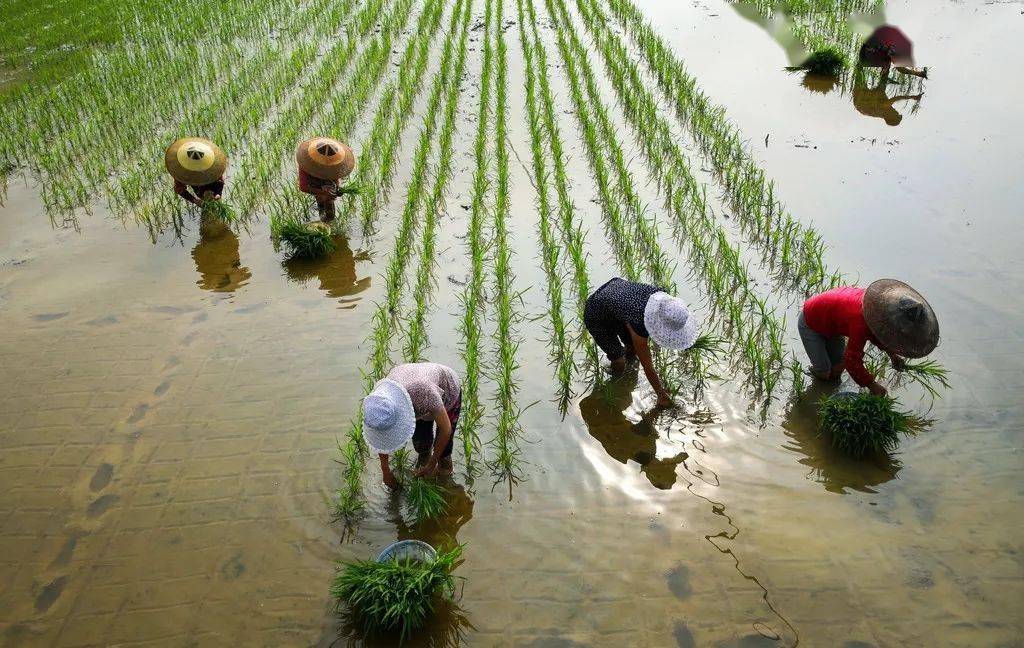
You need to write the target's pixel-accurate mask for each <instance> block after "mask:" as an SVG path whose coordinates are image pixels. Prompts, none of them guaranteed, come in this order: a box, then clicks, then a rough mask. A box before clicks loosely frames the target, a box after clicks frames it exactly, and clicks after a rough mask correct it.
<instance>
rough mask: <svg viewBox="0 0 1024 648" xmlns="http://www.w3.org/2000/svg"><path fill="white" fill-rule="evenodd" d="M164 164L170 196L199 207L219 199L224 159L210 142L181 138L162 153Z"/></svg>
mask: <svg viewBox="0 0 1024 648" xmlns="http://www.w3.org/2000/svg"><path fill="white" fill-rule="evenodd" d="M164 165H165V166H166V167H167V172H168V173H170V174H171V177H172V178H174V193H176V194H178V195H179V196H181V198H182V200H185V201H187V202H190V203H192V204H193V205H195V206H197V207H202V206H203V202H204V201H207V200H220V199H221V195H222V194H223V193H224V172H225V171H227V168H228V158H227V155H225V154H224V151H222V150H221V149H220V147H219V146H217V145H216V144H214V143H213V142H211V141H210V140H208V139H204V138H202V137H183V138H181V139H179V140H177V141H175V142H174V143H173V144H171V145H170V146H168V147H167V150H166V151H164Z"/></svg>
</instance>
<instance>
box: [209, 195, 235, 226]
mask: <svg viewBox="0 0 1024 648" xmlns="http://www.w3.org/2000/svg"><path fill="white" fill-rule="evenodd" d="M202 213H203V215H204V216H212V217H214V218H216V219H217V220H219V221H221V222H223V223H233V222H235V220H236V214H235V209H234V207H232V206H231V205H229V204H227V203H226V202H224V201H222V200H204V201H203V206H202Z"/></svg>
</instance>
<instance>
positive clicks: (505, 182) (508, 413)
mask: <svg viewBox="0 0 1024 648" xmlns="http://www.w3.org/2000/svg"><path fill="white" fill-rule="evenodd" d="M504 5H505V3H504V0H498V7H497V11H496V12H495V24H496V29H495V30H494V37H495V51H496V53H497V66H496V74H495V100H494V141H495V153H496V155H495V158H496V178H495V185H494V186H495V191H494V226H493V247H494V273H493V276H494V311H495V318H496V319H497V325H496V327H495V331H494V341H495V344H496V346H497V358H496V360H495V376H494V380H495V383H496V387H497V388H496V395H495V408H494V409H495V411H496V412H497V422H496V425H495V433H494V438H493V439H492V440H491V442H490V446H491V447H492V448H493V450H494V457H493V459H492V460H491V462H490V468H491V472H492V474H493V475H494V477H495V478H496V479H498V480H504V481H505V482H507V483H508V487H509V496H511V489H512V485H513V484H514V483H515V482H517V481H519V480H520V479H522V478H523V471H522V467H521V466H522V452H521V450H520V441H521V438H522V427H521V426H520V423H519V420H520V415H521V413H522V409H521V408H520V407H519V404H518V399H517V395H518V388H517V384H516V381H515V375H516V372H517V371H518V370H519V361H518V360H517V357H518V353H519V337H518V333H517V330H516V325H517V323H518V322H519V321H520V318H521V315H520V314H519V312H518V311H517V310H516V308H515V302H517V301H518V302H519V303H520V305H522V298H521V295H520V293H517V292H516V291H515V288H514V287H513V286H514V284H515V273H514V269H513V268H514V263H513V261H512V251H511V247H510V246H509V243H508V216H509V212H510V207H511V199H510V197H509V186H510V180H509V177H510V176H509V146H508V145H507V144H508V48H507V45H506V44H505V32H504V25H505V16H504V11H505V9H504Z"/></svg>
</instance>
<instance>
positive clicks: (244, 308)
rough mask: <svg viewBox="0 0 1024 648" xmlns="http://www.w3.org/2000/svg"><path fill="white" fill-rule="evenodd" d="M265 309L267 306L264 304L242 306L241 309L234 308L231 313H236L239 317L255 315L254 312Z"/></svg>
mask: <svg viewBox="0 0 1024 648" xmlns="http://www.w3.org/2000/svg"><path fill="white" fill-rule="evenodd" d="M266 307H267V304H266V303H265V302H264V303H260V304H252V305H251V306H242V307H241V308H236V309H235V310H233V311H231V312H232V313H238V314H239V315H248V314H249V313H255V312H256V311H259V310H263V309H264V308H266Z"/></svg>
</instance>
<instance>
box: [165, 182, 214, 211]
mask: <svg viewBox="0 0 1024 648" xmlns="http://www.w3.org/2000/svg"><path fill="white" fill-rule="evenodd" d="M190 189H191V191H189V190H190ZM193 192H194V195H193ZM174 193H176V194H178V195H179V196H181V197H182V198H183V199H184V200H187V201H188V202H190V203H192V204H193V205H195V206H196V207H202V206H203V201H204V200H220V195H221V194H222V193H224V178H223V176H222V177H221V178H220V179H219V180H215V181H214V182H211V183H209V184H204V185H187V184H185V183H184V182H182V181H180V180H175V181H174Z"/></svg>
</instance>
